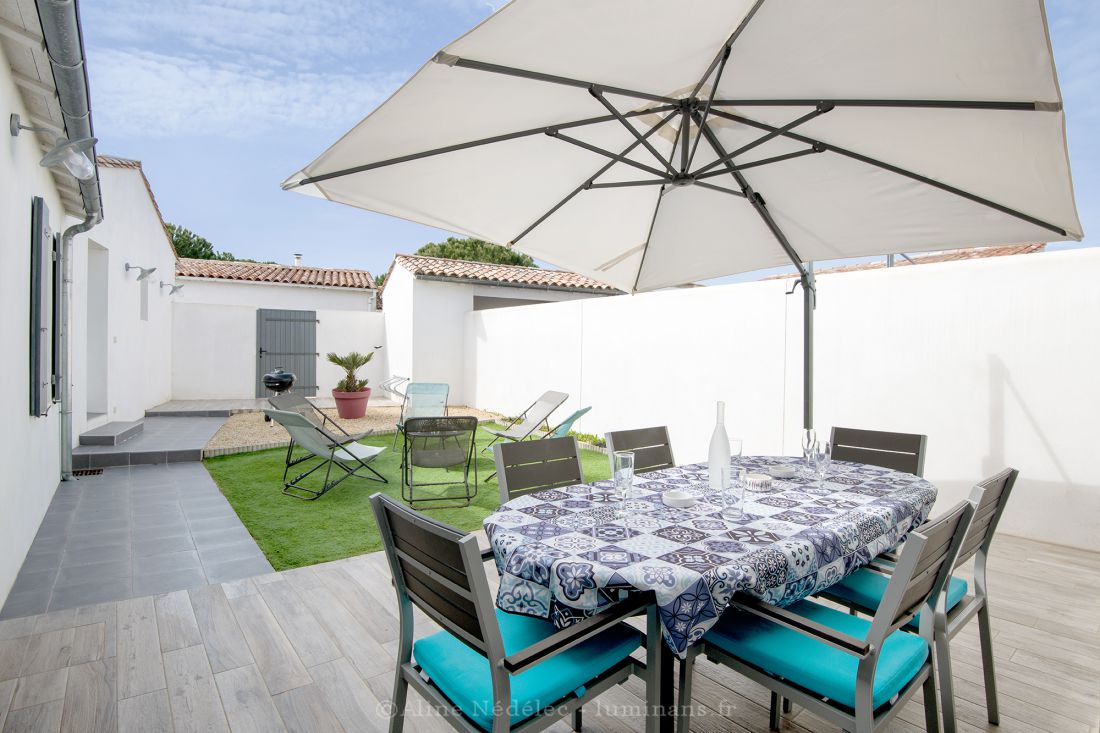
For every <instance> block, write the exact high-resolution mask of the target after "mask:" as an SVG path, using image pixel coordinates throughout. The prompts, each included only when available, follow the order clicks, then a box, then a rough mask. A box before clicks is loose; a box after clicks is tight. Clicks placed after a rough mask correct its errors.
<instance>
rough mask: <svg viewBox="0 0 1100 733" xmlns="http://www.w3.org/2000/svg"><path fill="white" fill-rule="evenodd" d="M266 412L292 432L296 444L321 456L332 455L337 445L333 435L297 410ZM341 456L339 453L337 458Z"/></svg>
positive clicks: (291, 436) (265, 412)
mask: <svg viewBox="0 0 1100 733" xmlns="http://www.w3.org/2000/svg"><path fill="white" fill-rule="evenodd" d="M264 414H265V415H267V416H268V417H270V418H271V419H272V420H274V421H275V422H277V423H279V424H280V425H282V426H283V427H284V428H285V429H286V431H287V432H288V433H290V438H291V440H293V441H294V442H295V444H297V445H299V446H301V447H302V448H305V449H306V450H307V451H309V452H310V453H312V454H313V455H315V456H317V457H319V458H329V457H330V456H332V451H333V448H334V447H336V446H335V445H334V444H333V441H332V439H331V437H330V436H328V435H327V434H325V433H324V431H322V430H321V429H320V428H319V427H317V426H316V425H314V424H313V423H312V422H310V421H309V420H307V419H306V418H304V417H302V416H301V415H300V414H298V413H297V412H287V411H285V410H264ZM339 457H340V456H339V455H337V458H339Z"/></svg>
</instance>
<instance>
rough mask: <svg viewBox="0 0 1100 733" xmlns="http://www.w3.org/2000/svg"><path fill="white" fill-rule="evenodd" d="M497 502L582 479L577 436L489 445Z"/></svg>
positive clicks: (566, 484)
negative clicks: (495, 476)
mask: <svg viewBox="0 0 1100 733" xmlns="http://www.w3.org/2000/svg"><path fill="white" fill-rule="evenodd" d="M493 460H494V461H495V462H496V467H497V471H496V473H497V476H499V477H500V478H499V479H498V484H499V486H500V503H501V504H503V503H504V502H506V501H509V500H511V499H514V498H516V497H517V496H523V495H524V494H530V493H531V492H532V491H543V490H544V489H556V488H559V487H562V486H574V485H576V484H583V483H584V469H583V468H582V467H581V458H580V451H578V449H577V439H576V438H574V437H572V436H570V437H568V438H548V439H546V440H528V441H525V442H523V443H500V444H499V445H495V446H493Z"/></svg>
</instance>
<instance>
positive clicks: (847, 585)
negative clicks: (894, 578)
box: [826, 568, 970, 629]
mask: <svg viewBox="0 0 1100 733" xmlns="http://www.w3.org/2000/svg"><path fill="white" fill-rule="evenodd" d="M889 582H890V576H888V575H883V574H882V573H876V572H875V571H874V570H869V569H867V568H863V569H862V570H857V571H856V572H854V573H852V574H851V575H849V576H848V577H847V578H845V579H844V580H842V581H840V582H839V583H836V584H835V585H831V586H829V589H828V590H827V591H826V593H827V594H828V595H830V596H834V597H836V598H842V599H844V600H845V601H847V602H848V603H851V604H854V605H857V606H861V607H862V608H867V609H871V610H874V609H876V608H878V604H879V603H881V602H882V596H883V594H884V593H886V585H887V583H889ZM969 588H970V586H968V585H967V583H966V581H965V580H963V579H962V578H956V577H955V576H953V575H952V576H951V580H950V581H949V582H948V583H947V610H948V611H950V610H951V609H952V608H954V607H955V606H957V605H959V602H960V601H961V600H962V599H963V598H965V597H966V592H967V590H969ZM919 625H920V614H919V613H918V614H917V615H916V616H914V617H913V620H912V621H910V622H909V627H910V628H913V629H916V628H918V626H919Z"/></svg>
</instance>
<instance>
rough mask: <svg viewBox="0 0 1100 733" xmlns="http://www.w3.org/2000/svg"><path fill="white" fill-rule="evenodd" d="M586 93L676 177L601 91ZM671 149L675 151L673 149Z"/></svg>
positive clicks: (596, 88) (591, 89) (655, 150)
mask: <svg viewBox="0 0 1100 733" xmlns="http://www.w3.org/2000/svg"><path fill="white" fill-rule="evenodd" d="M588 91H589V93H590V94H591V95H592V96H593V97H595V98H596V101H598V102H599V103H600V104H602V105H603V106H604V107H605V108H606V109H607V111H608V112H610V113H611V114H612V115H614V116H615V119H617V120H618V121H619V122H620V123H621V124H622V126H623V127H625V128H626V129H627V131H629V132H630V134H631V135H633V136H634V137H635V139H637V140H638V142H640V143H641V144H642V145H644V146H645V149H646V150H648V151H649V153H650V155H652V156H653V157H654V158H656V159H657V161H658V162H659V163H660V164H661V165H663V166H664V167H665V168H667V169H668V172H669V174H671V175H676V169H675V168H673V167H672V164H671V163H669V162H668V161H667V160H665V159H664V158H663V157H662V156H661V154H660V153H658V152H657V148H655V147H653V144H652V143H650V142H649V140H647V139H646V138H645V137H643V136H642V133H640V132H638V130H637V129H635V127H634V125H632V124H630V122H629V121H628V120H627V119H626V118H625V117H623V113H622V112H620V111H619V110H618V109H616V108H615V105H613V104H611V102H609V101H607V97H605V96H604V95H603V90H602V89H600V88H599V87H596V86H593V87H590V88H589V90H588ZM673 149H675V147H674V148H673Z"/></svg>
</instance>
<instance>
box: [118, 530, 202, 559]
mask: <svg viewBox="0 0 1100 733" xmlns="http://www.w3.org/2000/svg"><path fill="white" fill-rule="evenodd" d="M194 549H195V542H194V540H192V539H191V534H190V533H187V534H177V535H168V536H165V537H158V538H155V539H149V540H137V539H135V540H134V545H133V555H134V557H135V558H137V557H147V556H149V555H164V554H167V553H173V552H181V551H183V550H194Z"/></svg>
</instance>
